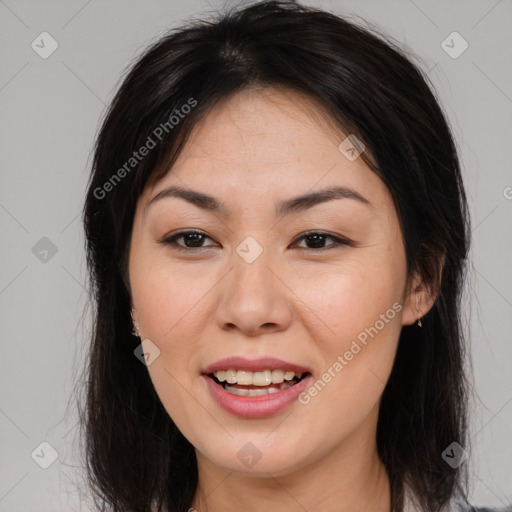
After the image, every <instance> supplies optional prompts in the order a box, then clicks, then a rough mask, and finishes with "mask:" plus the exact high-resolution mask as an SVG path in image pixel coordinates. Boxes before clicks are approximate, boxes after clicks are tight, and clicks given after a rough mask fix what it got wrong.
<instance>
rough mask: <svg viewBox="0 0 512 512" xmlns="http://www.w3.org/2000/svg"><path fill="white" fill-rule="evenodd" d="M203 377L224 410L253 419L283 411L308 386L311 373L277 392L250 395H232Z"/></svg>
mask: <svg viewBox="0 0 512 512" xmlns="http://www.w3.org/2000/svg"><path fill="white" fill-rule="evenodd" d="M203 378H204V379H206V383H207V385H208V389H209V390H210V393H211V395H212V397H213V399H214V400H215V401H216V402H217V404H218V405H219V406H220V407H222V408H223V409H224V410H225V411H227V412H229V413H231V414H234V415H235V416H239V417H240V418H249V419H255V418H267V417H269V416H274V415H275V414H278V413H280V412H281V411H284V410H285V409H286V408H287V407H288V406H289V405H291V404H292V402H294V401H295V400H296V399H297V397H298V396H299V395H300V393H302V392H303V391H304V390H305V389H306V388H307V387H308V382H309V381H310V379H311V375H308V376H307V377H305V378H303V379H302V380H301V381H300V382H298V383H297V384H295V385H294V386H290V387H289V388H286V389H283V390H282V391H278V392H277V393H270V394H268V395H263V396H252V397H248V396H239V395H234V394H233V393H230V392H229V391H226V390H225V389H224V388H223V387H222V386H220V385H219V384H216V383H215V381H214V380H213V379H212V378H211V377H209V376H208V375H203Z"/></svg>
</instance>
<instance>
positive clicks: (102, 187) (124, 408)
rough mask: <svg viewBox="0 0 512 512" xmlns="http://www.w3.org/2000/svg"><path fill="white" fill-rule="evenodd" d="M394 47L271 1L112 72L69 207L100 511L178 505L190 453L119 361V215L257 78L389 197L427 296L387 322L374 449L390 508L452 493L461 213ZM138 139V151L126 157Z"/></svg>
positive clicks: (143, 372) (462, 478)
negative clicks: (82, 246) (345, 150)
mask: <svg viewBox="0 0 512 512" xmlns="http://www.w3.org/2000/svg"><path fill="white" fill-rule="evenodd" d="M409 57H410V56H409ZM409 57H408V56H407V51H406V50H404V49H403V48H400V45H399V44H398V43H396V42H395V41H394V40H392V38H390V37H389V36H387V37H384V36H382V35H381V34H378V33H377V31H375V30H373V33H372V30H370V29H368V28H362V26H359V25H357V24H356V23H354V22H349V21H347V20H345V19H343V18H341V17H338V16H335V15H333V14H330V13H328V12H325V11H322V10H317V9H314V8H311V7H304V6H300V5H297V4H294V3H287V2H273V1H271V2H260V3H257V4H253V5H250V6H248V7H245V8H238V9H233V10H231V11H229V12H226V13H224V14H222V15H220V16H219V18H218V19H214V20H208V21H204V20H193V21H190V22H189V23H188V24H187V25H185V26H182V27H180V28H178V29H175V30H173V31H171V32H170V33H169V34H167V35H165V36H164V37H162V38H160V39H159V40H158V41H157V42H156V43H155V44H153V45H152V46H151V47H150V48H149V49H147V50H146V51H145V52H144V54H143V55H142V57H140V58H139V59H138V60H137V62H136V63H135V64H134V65H133V67H132V68H131V70H130V71H129V73H128V74H127V76H126V77H125V78H124V81H123V83H122V85H121V86H120V88H119V90H118V91H117V93H116V95H115V97H114V99H113V101H112V102H111V105H110V107H109V109H108V111H107V113H106V116H105V118H104V120H103V123H102V126H101V129H100V131H99V135H98V138H97V142H96V146H95V153H94V159H93V169H92V174H91V177H90V180H89V184H88V191H87V197H86V201H85V205H84V227H85V234H86V251H87V265H88V270H89V274H90V281H91V294H92V301H93V303H94V306H95V308H94V321H93V333H92V340H91V346H90V354H89V356H88V357H89V360H88V365H87V369H86V371H87V393H86V403H85V404H84V407H83V409H82V410H81V411H80V417H81V426H82V428H83V429H84V438H85V441H86V445H85V448H86V467H87V474H88V478H89V484H90V486H91V488H92V489H93V491H94V493H95V495H96V496H97V497H99V498H100V500H101V510H105V506H107V505H108V506H110V507H111V510H114V511H121V510H122V511H149V510H150V505H151V502H152V501H153V500H155V502H156V501H157V502H158V507H159V509H158V510H160V507H161V506H165V507H167V509H168V510H169V511H172V512H181V511H186V510H188V508H189V507H190V506H191V504H192V499H193V496H194V493H195V491H196V486H197V480H198V477H197V463H196V459H195V452H194V448H193V446H192V445H191V444H190V443H189V442H188V441H187V440H186V439H185V437H184V436H183V435H182V433H181V432H180V431H179V430H178V429H177V427H176V426H175V424H174V423H173V421H172V419H171V418H170V417H169V414H168V413H167V412H166V410H165V409H164V407H163V406H162V404H161V402H160V400H159V398H158V396H157V394H156V392H155V389H154V388H153V385H152V383H151V380H150V377H149V374H148V371H147V368H146V367H145V366H144V365H143V364H141V363H140V361H139V360H138V359H137V358H136V357H135V356H134V349H135V348H136V347H137V346H138V345H139V343H140V340H139V339H138V338H136V337H134V336H133V335H132V333H131V328H132V322H131V318H130V285H129V280H128V272H127V256H128V251H129V245H130V236H131V230H132V223H133V217H134V213H135V208H136V203H137V199H138V197H139V196H140V195H141V193H142V192H143V190H144V189H145V187H146V186H147V185H148V184H153V183H155V182H156V181H157V180H158V179H160V178H161V177H163V176H164V175H165V174H166V173H167V172H168V171H169V169H170V168H171V166H172V165H173V162H174V161H175V159H176V157H177V156H178V154H179V153H180V151H181V149H182V148H183V144H184V142H186V140H187V137H188V136H189V134H190V132H191V129H192V128H193V127H194V125H195V124H196V123H197V122H198V121H199V120H200V119H202V118H204V116H205V115H207V114H208V112H209V111H210V110H211V108H212V107H213V106H214V105H215V104H216V103H217V102H218V101H219V100H221V99H223V98H226V97H228V96H230V95H232V94H234V93H236V92H238V91H241V90H243V89H246V88H249V87H267V86H270V87H286V88H289V89H292V90H295V91H298V92H301V93H303V94H305V95H307V97H309V98H311V99H312V100H314V101H316V102H317V104H318V105H322V106H324V107H325V108H326V111H327V112H328V113H329V115H330V118H331V120H332V121H334V122H335V123H336V126H338V127H339V130H340V134H341V133H342V132H343V133H345V134H354V135H356V137H357V138H358V139H360V140H361V141H363V143H364V144H365V146H366V150H365V151H364V152H363V153H362V155H361V157H362V158H363V159H364V161H365V162H366V163H367V164H368V165H369V166H370V168H371V169H372V170H373V171H374V172H375V173H376V174H377V175H378V176H379V177H380V178H381V179H382V180H383V181H384V183H385V184H386V186H387V187H388V189H389V191H390V193H391V195H392V197H393V200H394V203H395V206H396V209H397V212H398V217H399V219H400V223H401V227H402V233H403V239H404V244H405V250H406V260H407V267H408V275H409V277H410V276H412V275H413V273H414V272H418V273H419V275H421V276H422V277H423V279H424V284H425V285H426V286H428V287H430V289H431V290H432V291H433V293H435V294H436V300H435V303H434V305H433V307H432V308H431V310H430V311H429V312H428V313H427V314H426V316H425V317H424V318H422V323H423V327H422V328H419V327H418V326H416V325H412V326H405V327H403V328H402V331H401V335H400V340H399V345H398V351H397V354H396V359H395V363H394V366H393V369H392V373H391V376H390V378H389V381H388V383H387V385H386V387H385V390H384V392H383V396H382V400H381V406H380V413H379V418H378V430H377V447H378V452H379V456H380V457H381V459H382V461H383V463H384V465H385V467H386V469H387V472H388V475H389V478H390V483H391V496H392V510H393V511H395V512H398V511H400V510H402V506H403V497H404V485H405V484H408V485H410V486H411V487H412V489H413V491H414V492H415V493H416V494H417V496H418V497H419V499H420V500H421V503H420V504H421V506H422V509H423V510H426V511H429V512H433V511H438V510H439V509H440V508H441V507H442V506H443V505H444V504H446V503H447V502H448V501H449V500H450V499H451V498H452V497H454V496H459V497H462V498H463V499H465V498H466V493H467V474H466V473H465V471H464V465H463V466H461V467H459V468H458V469H453V468H452V467H451V466H450V465H448V464H447V463H446V462H445V461H444V460H443V458H442V456H441V454H442V452H443V450H444V449H445V448H446V447H448V446H449V445H450V444H451V443H452V442H453V441H457V442H458V443H459V444H460V445H462V446H466V441H467V439H466V430H467V423H466V421H467V420H466V410H467V383H466V379H465V376H464V371H463V370H464V333H463V331H464V329H463V327H464V326H463V322H462V320H461V311H460V302H461V292H462V289H461V288H462V285H463V283H464V279H465V269H466V267H465V265H466V258H467V253H468V247H469V233H470V230H469V215H468V211H467V203H466V197H465V192H464V189H463V184H462V179H461V171H460V167H459V161H458V156H457V149H456V146H455V143H454V140H453V138H452V135H451V132H450V128H449V126H448V123H447V120H446V118H445V115H444V114H443V111H442V109H441V108H440V106H439V103H438V101H437V100H436V97H435V95H434V93H433V88H431V86H430V85H429V84H430V81H429V79H428V77H427V76H426V74H424V73H423V72H422V71H421V70H420V69H419V68H418V66H417V65H415V64H413V62H412V59H411V58H409ZM185 105H189V107H190V108H187V109H185V108H184V106H185ZM185 112H187V113H186V115H181V114H183V113H185ZM173 115H174V117H175V120H176V119H178V118H179V120H178V122H177V123H175V122H174V121H172V119H171V116H173ZM157 128H160V130H159V131H155V130H156V129H157ZM156 134H158V136H157V135H156ZM150 139H151V140H152V141H153V142H154V143H155V144H154V147H153V148H152V149H151V150H150V151H149V152H148V153H147V155H146V156H145V157H144V158H141V159H140V160H139V159H135V157H134V151H138V150H139V148H141V147H142V146H144V145H146V146H149V140H150ZM157 139H158V140H157ZM340 140H341V139H340ZM130 159H133V160H130ZM132 164H133V165H132ZM123 169H124V172H123ZM96 500H97V498H96V497H95V501H96ZM98 506H99V505H98Z"/></svg>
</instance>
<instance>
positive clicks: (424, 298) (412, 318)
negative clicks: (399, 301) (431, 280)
mask: <svg viewBox="0 0 512 512" xmlns="http://www.w3.org/2000/svg"><path fill="white" fill-rule="evenodd" d="M435 299H436V296H435V294H434V293H433V292H432V289H431V287H430V286H427V285H425V283H424V282H423V280H422V279H421V277H420V276H419V275H415V276H414V277H413V279H412V282H411V284H410V286H409V289H408V290H407V291H406V295H405V299H404V304H403V306H404V307H403V314H402V325H412V324H414V323H415V322H416V321H418V319H420V318H422V317H423V316H425V315H426V314H427V313H428V312H429V311H430V308H431V307H432V306H433V305H434V302H435Z"/></svg>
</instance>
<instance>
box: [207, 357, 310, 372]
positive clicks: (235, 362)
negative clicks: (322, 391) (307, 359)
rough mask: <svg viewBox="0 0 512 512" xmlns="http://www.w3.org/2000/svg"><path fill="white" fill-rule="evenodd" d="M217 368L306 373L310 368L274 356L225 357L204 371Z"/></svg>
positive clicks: (214, 370)
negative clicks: (256, 357)
mask: <svg viewBox="0 0 512 512" xmlns="http://www.w3.org/2000/svg"><path fill="white" fill-rule="evenodd" d="M219 370H246V371H250V372H257V371H263V370H284V371H290V372H295V373H307V372H311V370H310V369H309V368H307V367H305V366H302V365H300V364H296V363H289V362H288V361H283V360H282V359H276V358H275V357H260V358H258V359H246V358H245V357H238V356H232V357H226V358H225V359H220V360H219V361H216V362H215V363H212V364H211V365H209V366H207V367H206V368H205V369H204V373H207V374H208V373H214V372H217V371H219Z"/></svg>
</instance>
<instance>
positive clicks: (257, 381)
mask: <svg viewBox="0 0 512 512" xmlns="http://www.w3.org/2000/svg"><path fill="white" fill-rule="evenodd" d="M213 375H214V376H215V377H216V378H217V380H218V381H219V382H227V383H228V384H239V385H241V386H270V385H271V384H281V383H282V382H283V381H291V380H293V378H294V377H297V378H298V379H300V378H301V377H302V375H304V374H303V373H297V374H296V373H295V372H290V371H286V372H285V371H284V370H263V371H259V372H249V371H247V370H219V371H218V372H214V374H213ZM270 389H272V388H270ZM242 391H247V390H242ZM256 391H260V390H256ZM265 394H266V392H265ZM244 396H246V395H244ZM252 396H257V395H252Z"/></svg>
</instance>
